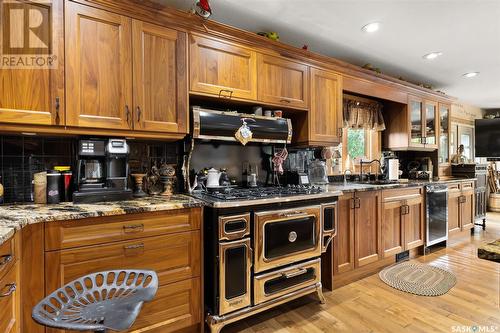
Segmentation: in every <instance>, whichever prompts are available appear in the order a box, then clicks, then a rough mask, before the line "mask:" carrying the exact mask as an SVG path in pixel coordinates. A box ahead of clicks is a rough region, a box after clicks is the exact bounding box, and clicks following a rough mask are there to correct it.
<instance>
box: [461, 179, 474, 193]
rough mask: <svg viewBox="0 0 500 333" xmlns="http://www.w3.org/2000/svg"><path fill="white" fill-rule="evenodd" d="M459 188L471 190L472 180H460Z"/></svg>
mask: <svg viewBox="0 0 500 333" xmlns="http://www.w3.org/2000/svg"><path fill="white" fill-rule="evenodd" d="M460 189H461V190H462V191H472V190H474V182H473V181H470V182H462V183H461V184H460Z"/></svg>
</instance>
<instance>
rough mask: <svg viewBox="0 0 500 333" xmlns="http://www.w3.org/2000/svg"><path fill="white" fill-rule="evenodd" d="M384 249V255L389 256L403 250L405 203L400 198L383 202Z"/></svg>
mask: <svg viewBox="0 0 500 333" xmlns="http://www.w3.org/2000/svg"><path fill="white" fill-rule="evenodd" d="M382 206H383V208H382V209H383V211H384V213H383V214H382V221H383V222H382V236H383V237H382V250H383V256H384V257H389V256H392V255H395V254H398V253H400V252H403V251H404V250H403V249H404V247H405V244H404V231H403V221H404V218H403V216H404V215H403V214H402V212H403V203H402V202H401V201H400V200H397V201H388V202H384V203H383V204H382Z"/></svg>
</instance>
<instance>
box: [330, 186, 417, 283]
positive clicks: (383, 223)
mask: <svg viewBox="0 0 500 333" xmlns="http://www.w3.org/2000/svg"><path fill="white" fill-rule="evenodd" d="M423 196H424V193H423V188H422V187H419V188H416V187H415V188H413V187H412V188H406V189H390V190H382V191H362V192H352V193H346V194H344V195H342V196H341V197H339V200H338V229H337V230H338V231H337V235H336V236H335V238H334V240H333V246H332V249H331V251H332V252H331V254H329V255H327V256H325V258H324V260H327V258H330V257H332V260H333V265H332V266H333V268H332V269H330V270H331V273H324V275H323V276H324V277H326V278H325V286H326V288H328V289H330V288H337V287H339V286H342V285H345V284H348V283H350V282H352V281H355V280H357V279H360V278H363V277H365V276H368V275H370V274H373V273H374V272H376V271H377V270H379V269H381V268H382V267H384V266H387V265H390V264H392V263H394V262H395V255H396V254H398V253H401V252H403V251H406V250H410V249H414V248H416V247H418V246H421V245H423V244H424V241H425V217H424V197H423ZM325 267H328V268H329V267H330V265H325ZM328 274H333V280H332V279H331V278H330V277H329V276H327V275H328Z"/></svg>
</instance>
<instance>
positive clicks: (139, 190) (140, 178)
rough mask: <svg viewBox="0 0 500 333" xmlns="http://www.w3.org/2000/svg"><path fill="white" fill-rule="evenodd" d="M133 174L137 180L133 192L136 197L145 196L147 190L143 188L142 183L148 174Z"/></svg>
mask: <svg viewBox="0 0 500 333" xmlns="http://www.w3.org/2000/svg"><path fill="white" fill-rule="evenodd" d="M131 176H132V177H133V178H134V181H135V190H134V193H133V196H134V197H136V198H143V197H145V196H147V194H146V192H144V191H143V190H142V184H143V180H144V177H145V176H146V174H145V173H133V174H131Z"/></svg>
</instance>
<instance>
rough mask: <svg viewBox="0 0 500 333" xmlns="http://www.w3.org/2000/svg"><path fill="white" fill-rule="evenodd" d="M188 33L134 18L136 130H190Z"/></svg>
mask: <svg viewBox="0 0 500 333" xmlns="http://www.w3.org/2000/svg"><path fill="white" fill-rule="evenodd" d="M186 48H187V45H186V33H183V32H178V31H176V30H172V29H168V28H165V27H161V26H158V25H154V24H150V23H146V22H142V21H138V20H133V22H132V49H133V52H134V56H133V74H134V83H133V92H134V112H133V113H134V129H136V130H147V131H161V132H175V133H187V122H188V118H187V117H188V106H187V66H186V62H187V59H186V57H187V52H186Z"/></svg>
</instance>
